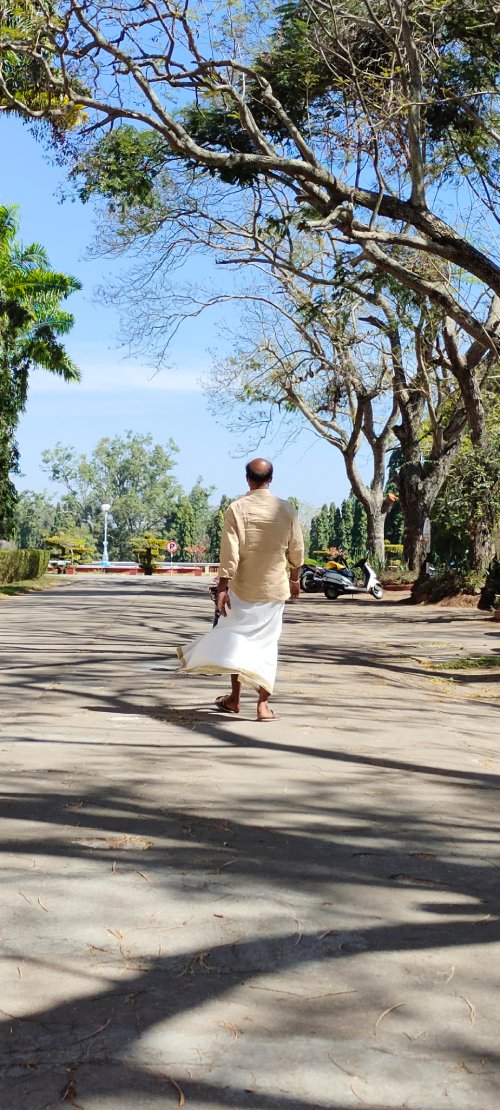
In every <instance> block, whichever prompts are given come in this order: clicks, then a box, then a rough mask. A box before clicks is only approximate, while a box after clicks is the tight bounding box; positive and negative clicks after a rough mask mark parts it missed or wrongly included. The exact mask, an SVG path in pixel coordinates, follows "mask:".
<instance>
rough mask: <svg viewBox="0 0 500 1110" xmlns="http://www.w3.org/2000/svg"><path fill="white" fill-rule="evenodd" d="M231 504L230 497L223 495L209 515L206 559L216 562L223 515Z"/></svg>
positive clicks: (218, 553) (222, 526)
mask: <svg viewBox="0 0 500 1110" xmlns="http://www.w3.org/2000/svg"><path fill="white" fill-rule="evenodd" d="M230 504H231V499H230V498H229V497H226V496H225V495H224V496H223V497H221V500H220V504H219V507H218V508H217V509H215V511H214V512H213V513H212V516H211V517H210V520H209V522H208V527H207V540H208V551H207V555H208V559H209V560H210V562H212V561H213V562H218V559H219V555H220V545H221V540H222V532H223V528H224V517H225V515H226V511H227V509H228V508H229V506H230Z"/></svg>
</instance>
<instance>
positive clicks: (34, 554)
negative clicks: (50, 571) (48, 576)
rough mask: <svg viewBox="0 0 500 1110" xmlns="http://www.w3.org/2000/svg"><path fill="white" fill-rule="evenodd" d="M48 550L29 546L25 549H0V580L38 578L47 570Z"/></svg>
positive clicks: (16, 580)
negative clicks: (29, 547)
mask: <svg viewBox="0 0 500 1110" xmlns="http://www.w3.org/2000/svg"><path fill="white" fill-rule="evenodd" d="M49 556H50V552H49V551H38V550H37V549H36V548H31V549H29V550H27V551H0V582H22V581H23V580H24V579H25V578H40V575H42V574H44V572H45V571H46V570H47V566H48V562H49Z"/></svg>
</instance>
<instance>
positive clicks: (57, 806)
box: [0, 578, 500, 1110]
mask: <svg viewBox="0 0 500 1110" xmlns="http://www.w3.org/2000/svg"><path fill="white" fill-rule="evenodd" d="M210 621H211V607H210V603H209V601H208V599H207V596H206V586H205V584H204V583H202V582H198V581H192V582H182V583H178V582H174V583H171V582H168V581H167V582H165V581H163V580H162V581H158V582H157V581H156V580H155V579H153V580H149V581H147V580H143V581H137V580H134V579H129V580H125V581H124V580H121V579H118V578H117V579H110V578H106V579H105V580H101V579H98V578H96V579H95V580H88V579H87V580H84V581H80V580H76V581H75V580H73V581H71V582H68V583H67V584H65V585H63V586H59V587H58V588H57V589H54V590H52V591H50V592H47V593H42V594H38V595H36V594H35V595H29V596H27V597H19V598H13V599H8V600H0V628H1V635H0V661H1V665H2V675H1V681H0V711H1V718H0V719H1V741H0V759H1V763H2V772H3V776H2V779H3V784H4V791H3V798H2V848H3V877H2V897H1V900H0V930H1V933H0V935H1V941H2V951H3V958H2V966H1V969H0V970H1V982H2V993H1V999H0V1008H1V1013H0V1018H1V1021H2V1042H1V1048H0V1062H1V1069H0V1074H1V1079H0V1105H1V1107H2V1110H42V1108H44V1110H56V1107H60V1106H61V1104H62V1105H67V1106H68V1107H74V1108H75V1110H76V1108H77V1107H80V1108H81V1110H138V1108H142V1107H148V1108H153V1110H160V1108H161V1110H165V1108H167V1107H176V1106H178V1105H184V1104H185V1105H186V1107H187V1108H189V1110H218V1108H224V1107H225V1108H227V1107H229V1108H232V1110H239V1108H243V1107H245V1108H246V1107H254V1108H257V1110H272V1108H274V1110H313V1108H324V1107H328V1108H331V1110H344V1108H346V1110H347V1108H350V1107H358V1108H359V1107H360V1106H366V1107H371V1108H374V1107H375V1108H378V1110H387V1108H390V1107H403V1106H404V1107H407V1108H409V1110H441V1108H443V1110H444V1108H445V1107H446V1108H452V1110H459V1108H460V1110H461V1108H467V1110H470V1108H471V1107H481V1110H490V1108H491V1110H493V1108H495V1110H497V1107H498V1104H499V1086H498V1074H499V1071H498V1068H499V1002H498V999H499V992H498V978H499V973H500V960H499V949H498V940H499V935H500V926H499V876H500V870H499V868H500V859H499V855H498V843H499V829H498V825H499V818H498V789H499V785H500V776H499V754H498V753H499V728H498V706H499V702H498V689H499V688H498V685H497V682H498V680H497V679H496V678H494V679H493V678H492V677H491V675H489V676H487V675H484V674H481V673H480V672H479V673H478V674H474V675H473V676H472V677H470V678H464V677H463V676H462V677H461V678H460V677H459V680H456V679H455V680H454V679H450V677H449V673H448V672H445V671H444V672H440V671H439V669H437V670H435V671H433V672H429V671H426V670H425V668H424V667H423V666H422V663H421V662H419V661H421V660H422V659H429V658H431V659H434V660H435V661H436V662H437V663H439V661H440V660H442V659H444V658H451V657H454V656H455V655H460V654H461V653H462V654H463V653H464V652H466V653H467V654H470V653H471V652H479V653H483V654H486V653H490V652H492V651H494V650H495V648H496V649H498V646H499V642H500V640H499V634H500V628H499V626H498V625H495V624H494V623H493V622H492V621H491V619H489V618H488V617H487V616H485V615H482V614H478V613H470V612H463V611H460V610H457V611H450V610H444V609H434V610H432V609H421V608H416V609H413V608H407V607H405V606H400V605H397V604H394V603H393V602H388V603H385V602H383V603H376V602H372V601H371V599H360V600H357V601H339V602H336V603H328V602H326V601H325V599H324V598H323V597H322V596H316V597H311V598H303V599H302V600H301V602H300V603H299V604H297V605H293V606H292V605H290V606H287V608H286V625H285V633H284V637H283V641H282V652H281V671H280V676H279V685H278V689H277V691H276V698H275V702H274V703H275V704H276V706H277V708H279V710H280V712H281V714H282V718H281V720H280V721H279V722H277V723H275V724H269V725H265V726H263V725H261V724H259V723H258V722H256V721H255V720H253V719H252V718H253V714H254V703H253V700H252V698H251V697H250V696H249V697H247V698H246V700H245V703H244V712H243V714H242V717H241V719H235V718H232V717H223V716H220V715H219V714H217V713H216V712H215V710H214V707H213V698H214V697H215V695H216V694H217V693H219V692H221V689H223V686H222V685H221V683H220V682H218V680H207V679H188V678H186V677H185V676H179V675H176V674H175V673H174V671H173V666H174V656H173V646H174V644H175V643H177V642H178V641H179V640H181V641H182V640H183V639H185V638H188V637H190V636H192V635H194V634H196V633H198V632H201V631H203V630H204V629H206V628H208V627H209V625H210ZM184 1099H185V1103H184V1102H183V1100H184ZM61 1100H62V1102H61Z"/></svg>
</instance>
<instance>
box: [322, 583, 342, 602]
mask: <svg viewBox="0 0 500 1110" xmlns="http://www.w3.org/2000/svg"><path fill="white" fill-rule="evenodd" d="M324 594H325V597H327V598H328V600H329V601H336V600H337V598H338V596H339V591H338V590H336V589H335V586H325V589H324Z"/></svg>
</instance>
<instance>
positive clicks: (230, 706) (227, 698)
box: [215, 694, 240, 713]
mask: <svg viewBox="0 0 500 1110" xmlns="http://www.w3.org/2000/svg"><path fill="white" fill-rule="evenodd" d="M215 704H216V706H217V709H220V711H221V713H239V711H240V703H239V701H236V699H235V698H234V697H233V695H232V694H221V696H220V698H216V699H215Z"/></svg>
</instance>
